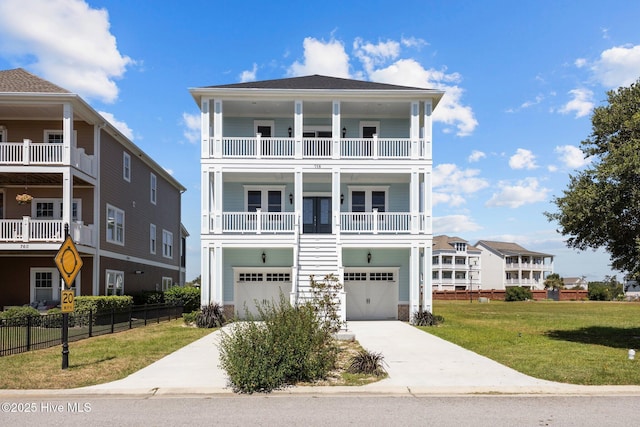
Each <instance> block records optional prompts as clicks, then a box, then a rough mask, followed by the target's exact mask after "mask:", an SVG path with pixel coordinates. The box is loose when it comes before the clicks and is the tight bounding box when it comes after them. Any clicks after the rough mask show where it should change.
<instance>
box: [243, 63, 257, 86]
mask: <svg viewBox="0 0 640 427" xmlns="http://www.w3.org/2000/svg"><path fill="white" fill-rule="evenodd" d="M257 72H258V64H256V63H254V64H253V68H252V69H251V70H245V71H243V72H242V73H240V81H241V82H242V83H245V82H253V81H255V80H256V73H257Z"/></svg>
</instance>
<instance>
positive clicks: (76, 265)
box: [55, 236, 82, 288]
mask: <svg viewBox="0 0 640 427" xmlns="http://www.w3.org/2000/svg"><path fill="white" fill-rule="evenodd" d="M55 260H56V266H57V267H58V271H59V272H60V274H61V275H62V280H64V283H66V284H67V288H70V287H71V284H72V283H73V280H74V279H75V278H76V276H77V275H78V273H79V272H80V269H81V268H82V258H80V254H79V253H78V250H77V249H76V245H75V244H74V243H73V240H72V239H71V236H67V238H66V239H65V241H64V243H63V244H62V246H60V250H59V251H58V253H57V254H56V258H55Z"/></svg>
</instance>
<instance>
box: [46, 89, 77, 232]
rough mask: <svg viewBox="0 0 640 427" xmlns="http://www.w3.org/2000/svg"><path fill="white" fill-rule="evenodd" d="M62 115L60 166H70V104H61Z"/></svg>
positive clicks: (72, 145) (71, 141)
mask: <svg viewBox="0 0 640 427" xmlns="http://www.w3.org/2000/svg"><path fill="white" fill-rule="evenodd" d="M62 114H63V120H62V164H63V165H71V151H72V149H73V148H75V146H76V141H74V139H73V107H72V106H71V104H69V103H68V102H67V103H64V104H62ZM45 142H47V141H45ZM67 224H68V222H67Z"/></svg>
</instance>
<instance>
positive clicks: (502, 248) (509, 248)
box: [475, 240, 553, 257]
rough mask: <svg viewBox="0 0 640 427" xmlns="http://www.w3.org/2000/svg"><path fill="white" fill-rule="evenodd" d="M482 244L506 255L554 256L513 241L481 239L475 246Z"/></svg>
mask: <svg viewBox="0 0 640 427" xmlns="http://www.w3.org/2000/svg"><path fill="white" fill-rule="evenodd" d="M480 244H482V245H483V246H486V247H488V248H491V249H493V250H494V251H496V252H498V253H500V254H502V255H505V256H514V255H531V256H544V257H552V256H553V255H551V254H545V253H542V252H534V251H530V250H528V249H525V248H523V247H522V246H520V245H518V244H517V243H512V242H493V241H490V240H479V241H478V243H476V244H475V246H478V245H480Z"/></svg>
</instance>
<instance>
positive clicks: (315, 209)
mask: <svg viewBox="0 0 640 427" xmlns="http://www.w3.org/2000/svg"><path fill="white" fill-rule="evenodd" d="M302 226H303V227H302V232H303V233H331V197H304V198H303V199H302Z"/></svg>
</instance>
